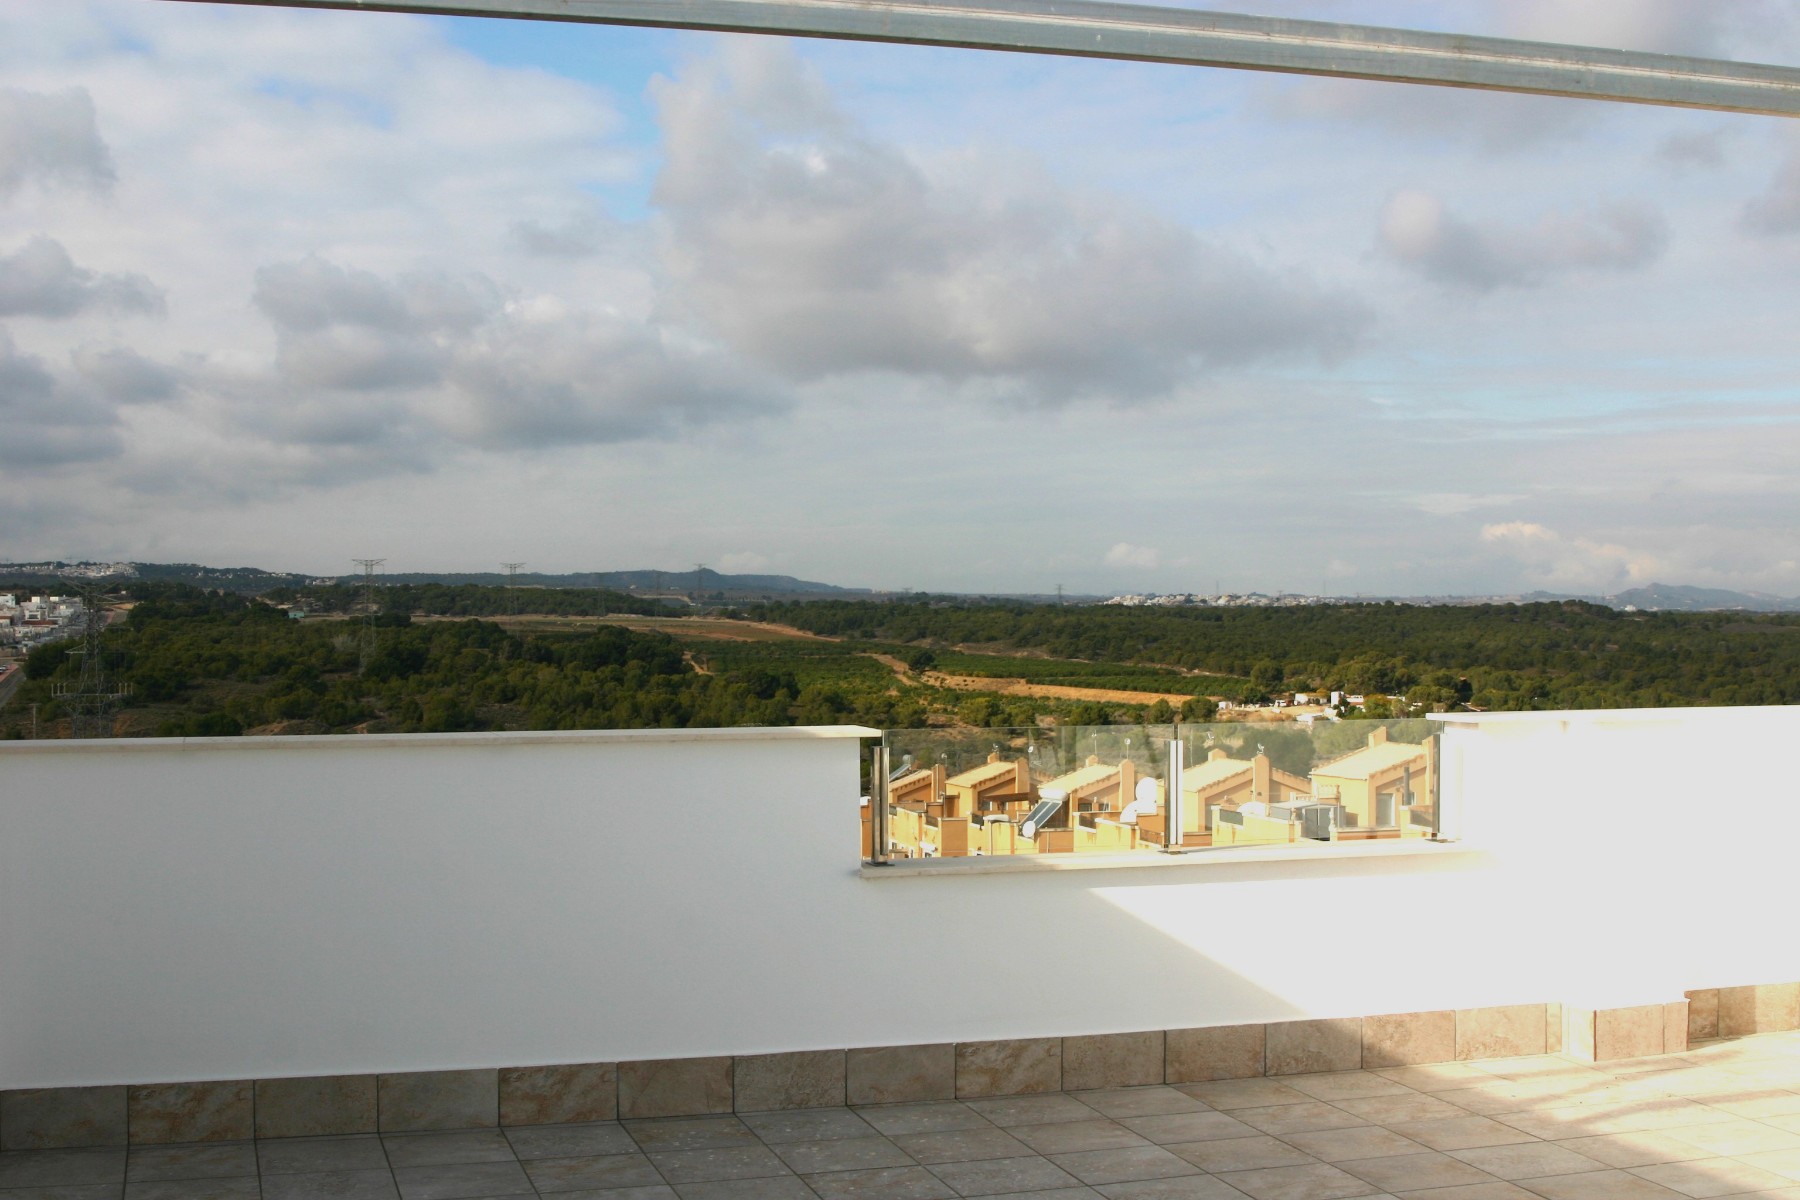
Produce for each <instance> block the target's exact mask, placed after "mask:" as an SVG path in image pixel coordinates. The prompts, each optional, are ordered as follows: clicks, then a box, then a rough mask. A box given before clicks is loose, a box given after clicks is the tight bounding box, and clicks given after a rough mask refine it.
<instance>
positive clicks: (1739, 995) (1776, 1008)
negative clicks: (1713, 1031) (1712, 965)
mask: <svg viewBox="0 0 1800 1200" xmlns="http://www.w3.org/2000/svg"><path fill="white" fill-rule="evenodd" d="M1796 1027H1800V984H1794V983H1762V984H1756V985H1754V986H1752V987H1729V988H1720V989H1719V1036H1720V1037H1742V1036H1743V1035H1744V1034H1746V1033H1777V1032H1779V1031H1781V1030H1784V1029H1794V1028H1796Z"/></svg>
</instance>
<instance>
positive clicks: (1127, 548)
mask: <svg viewBox="0 0 1800 1200" xmlns="http://www.w3.org/2000/svg"><path fill="white" fill-rule="evenodd" d="M1101 561H1102V562H1104V563H1105V564H1106V565H1107V566H1109V567H1142V568H1146V569H1148V568H1151V567H1155V566H1157V565H1159V564H1160V563H1161V562H1162V554H1161V552H1159V551H1158V550H1157V549H1156V547H1154V546H1134V545H1132V544H1131V543H1130V542H1117V543H1115V544H1114V545H1113V548H1112V549H1110V550H1108V551H1107V552H1106V557H1105V558H1104V559H1102V560H1101Z"/></svg>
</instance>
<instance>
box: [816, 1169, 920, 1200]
mask: <svg viewBox="0 0 1800 1200" xmlns="http://www.w3.org/2000/svg"><path fill="white" fill-rule="evenodd" d="M804 1178H805V1180H806V1182H807V1184H808V1185H810V1186H811V1187H812V1190H813V1191H814V1192H816V1193H818V1194H819V1195H820V1196H821V1197H823V1200H953V1198H954V1197H955V1196H956V1192H955V1191H954V1190H952V1189H951V1187H950V1185H949V1184H947V1183H945V1182H944V1181H943V1180H941V1179H939V1178H938V1177H937V1176H936V1175H933V1174H932V1173H931V1172H930V1171H927V1170H926V1169H925V1168H924V1167H878V1168H876V1169H874V1170H872V1171H832V1172H827V1173H824V1174H819V1175H807V1176H805V1177H804Z"/></svg>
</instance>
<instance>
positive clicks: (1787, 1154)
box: [1739, 1150, 1800, 1182]
mask: <svg viewBox="0 0 1800 1200" xmlns="http://www.w3.org/2000/svg"><path fill="white" fill-rule="evenodd" d="M1739 1157H1740V1158H1742V1159H1743V1160H1744V1161H1745V1162H1747V1163H1749V1164H1751V1165H1752V1166H1757V1167H1761V1168H1762V1169H1763V1170H1765V1171H1773V1172H1775V1173H1776V1174H1777V1175H1781V1176H1784V1177H1786V1178H1787V1179H1789V1180H1792V1181H1795V1182H1800V1151H1794V1150H1769V1151H1765V1152H1763V1153H1760V1154H1744V1155H1740V1156H1739Z"/></svg>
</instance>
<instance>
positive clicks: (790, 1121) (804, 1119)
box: [738, 1108, 880, 1146]
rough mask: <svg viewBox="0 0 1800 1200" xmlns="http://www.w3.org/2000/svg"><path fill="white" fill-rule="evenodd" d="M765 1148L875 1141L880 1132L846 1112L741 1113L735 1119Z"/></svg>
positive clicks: (818, 1109) (840, 1109) (789, 1111)
mask: <svg viewBox="0 0 1800 1200" xmlns="http://www.w3.org/2000/svg"><path fill="white" fill-rule="evenodd" d="M738 1120H740V1121H742V1122H743V1123H744V1124H745V1125H747V1126H749V1128H750V1132H751V1133H754V1134H755V1135H756V1137H757V1140H759V1141H761V1142H762V1143H763V1144H764V1145H765V1146H778V1145H780V1144H781V1143H783V1142H822V1141H828V1140H830V1139H832V1138H866V1137H875V1136H876V1135H877V1134H878V1133H879V1132H880V1131H879V1130H877V1129H876V1128H875V1127H874V1126H872V1125H870V1124H869V1123H868V1122H867V1121H865V1120H863V1119H862V1118H861V1117H859V1116H857V1115H856V1114H855V1113H853V1112H851V1111H850V1110H849V1109H847V1108H811V1109H791V1110H787V1111H782V1112H760V1113H744V1114H742V1115H741V1116H739V1117H738Z"/></svg>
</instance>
